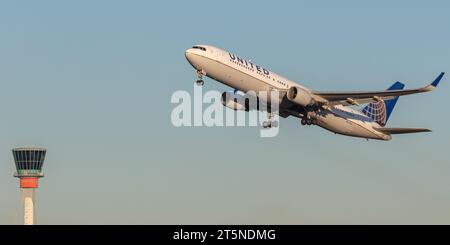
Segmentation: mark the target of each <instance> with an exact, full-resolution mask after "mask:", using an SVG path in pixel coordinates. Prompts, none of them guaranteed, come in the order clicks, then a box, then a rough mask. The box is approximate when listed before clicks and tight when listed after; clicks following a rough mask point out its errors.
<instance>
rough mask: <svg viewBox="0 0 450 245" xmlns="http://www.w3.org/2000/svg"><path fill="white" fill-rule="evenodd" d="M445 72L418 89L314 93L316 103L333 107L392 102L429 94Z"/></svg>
mask: <svg viewBox="0 0 450 245" xmlns="http://www.w3.org/2000/svg"><path fill="white" fill-rule="evenodd" d="M444 74H445V73H444V72H442V73H441V74H439V76H438V77H437V78H436V79H435V80H434V81H433V82H432V83H430V84H429V85H427V86H425V87H422V88H417V89H404V90H382V91H366V92H318V91H313V94H314V97H315V99H316V101H319V102H322V103H325V104H331V105H358V104H366V103H370V102H373V101H376V100H390V99H392V98H394V97H397V96H403V95H409V94H417V93H423V92H429V91H432V90H433V89H435V88H436V86H437V85H438V84H439V82H440V81H441V79H442V77H443V76H444Z"/></svg>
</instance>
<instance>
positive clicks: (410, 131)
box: [375, 128, 431, 134]
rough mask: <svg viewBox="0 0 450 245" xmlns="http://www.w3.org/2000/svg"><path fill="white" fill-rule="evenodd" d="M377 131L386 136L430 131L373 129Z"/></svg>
mask: <svg viewBox="0 0 450 245" xmlns="http://www.w3.org/2000/svg"><path fill="white" fill-rule="evenodd" d="M375 129H376V130H377V131H380V132H383V133H386V134H409V133H420V132H431V130H429V129H426V128H375Z"/></svg>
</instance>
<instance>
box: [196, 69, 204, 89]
mask: <svg viewBox="0 0 450 245" xmlns="http://www.w3.org/2000/svg"><path fill="white" fill-rule="evenodd" d="M203 75H205V72H204V71H203V70H200V71H197V81H196V82H195V84H197V86H203V85H204V84H205V81H203Z"/></svg>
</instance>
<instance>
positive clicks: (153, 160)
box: [0, 1, 450, 224]
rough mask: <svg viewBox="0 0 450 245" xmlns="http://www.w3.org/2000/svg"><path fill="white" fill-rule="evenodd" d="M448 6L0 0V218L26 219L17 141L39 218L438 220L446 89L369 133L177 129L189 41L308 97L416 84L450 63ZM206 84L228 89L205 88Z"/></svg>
mask: <svg viewBox="0 0 450 245" xmlns="http://www.w3.org/2000/svg"><path fill="white" fill-rule="evenodd" d="M449 9H450V4H449V3H448V2H447V1H396V2H393V1H376V2H362V1H314V2H312V1H284V2H276V3H275V2H273V1H257V2H256V1H255V2H250V1H244V2H242V1H221V2H213V1H160V2H156V1H71V2H69V1H21V2H18V1H3V2H2V3H0V37H1V38H0V115H2V117H1V118H2V120H1V121H0V195H1V196H2V198H1V199H0V207H1V208H0V223H1V224H20V222H21V219H20V216H19V213H20V212H19V207H18V204H19V190H18V181H17V179H14V178H13V177H12V175H13V173H14V171H15V169H14V164H13V158H12V154H11V149H12V148H13V147H16V146H24V145H35V146H42V147H46V148H47V149H48V154H47V159H46V162H45V165H44V166H45V167H44V172H45V174H46V177H45V178H44V179H42V180H41V181H40V184H41V187H40V189H39V190H38V194H37V212H38V217H37V218H38V222H39V223H41V224H173V223H176V224H178V223H181V224H222V223H227V224H228V223H229V224H233V223H241V224H255V223H256V224H374V223H375V224H419V223H426V224H448V223H449V222H450V212H449V210H448V207H449V206H450V194H449V192H448V186H449V185H450V178H449V173H450V161H449V159H448V147H449V145H450V132H449V130H448V125H447V124H448V123H447V122H448V120H449V119H450V118H449V116H448V113H445V108H446V107H445V105H446V104H447V100H446V99H447V97H448V96H446V95H447V94H448V91H449V85H448V84H449V83H448V78H447V77H444V79H443V81H442V83H441V84H440V86H439V88H438V89H437V90H436V91H434V92H433V93H428V94H420V95H413V96H408V97H404V98H401V99H400V100H399V102H398V104H397V107H396V110H395V111H394V112H393V114H392V115H391V118H390V122H389V124H390V126H404V127H428V128H431V129H433V132H432V133H430V134H416V135H408V136H406V135H401V136H397V137H395V138H394V139H393V140H392V141H390V142H379V141H365V140H362V139H356V138H348V137H343V136H338V135H334V134H331V133H329V132H327V131H325V130H323V129H320V128H316V127H302V126H301V125H300V122H299V121H298V120H297V119H294V118H289V119H284V120H283V121H281V128H280V134H279V136H278V137H276V138H260V137H259V129H258V128H206V127H198V128H193V127H192V128H174V127H173V126H172V124H171V122H170V113H171V111H172V109H173V108H174V105H173V104H171V103H170V97H171V95H172V93H173V92H174V91H176V90H187V91H192V89H193V82H194V80H195V76H194V71H193V70H192V68H191V66H190V65H189V64H188V63H187V62H186V60H185V57H184V50H185V49H187V48H189V47H190V46H192V45H193V44H197V43H206V44H212V45H215V46H219V47H223V48H225V49H228V50H230V51H232V52H234V53H236V54H239V55H240V56H242V57H245V58H249V59H252V60H253V61H255V62H257V63H259V64H261V65H264V66H265V67H267V68H269V69H271V70H273V71H275V72H277V73H280V74H283V75H284V76H286V77H288V78H290V79H292V80H295V81H298V82H300V83H302V84H303V85H305V86H307V87H310V88H312V89H315V90H369V89H384V88H387V87H388V86H389V85H390V84H392V83H393V82H395V81H397V80H399V81H402V82H404V83H405V84H406V86H407V87H417V86H422V85H424V84H426V83H428V82H430V81H432V80H433V79H434V78H435V77H436V76H437V75H438V74H439V72H441V71H446V72H448V71H449V67H450V61H449V60H448V57H449V56H450V48H449V43H450V33H449V32H448V28H449V22H448V12H449ZM205 89H207V90H212V89H214V90H220V91H222V90H223V91H225V90H229V88H227V87H226V86H224V85H220V84H218V83H216V82H214V81H212V80H209V79H208V80H207V81H206V87H205Z"/></svg>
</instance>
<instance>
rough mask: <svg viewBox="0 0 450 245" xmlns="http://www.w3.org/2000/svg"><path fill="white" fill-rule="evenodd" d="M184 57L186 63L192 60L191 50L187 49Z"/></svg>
mask: <svg viewBox="0 0 450 245" xmlns="http://www.w3.org/2000/svg"><path fill="white" fill-rule="evenodd" d="M184 56H186V59H187V60H188V61H191V60H192V50H191V49H187V50H186V52H184Z"/></svg>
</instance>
